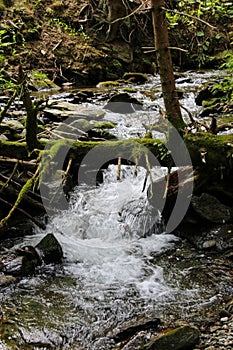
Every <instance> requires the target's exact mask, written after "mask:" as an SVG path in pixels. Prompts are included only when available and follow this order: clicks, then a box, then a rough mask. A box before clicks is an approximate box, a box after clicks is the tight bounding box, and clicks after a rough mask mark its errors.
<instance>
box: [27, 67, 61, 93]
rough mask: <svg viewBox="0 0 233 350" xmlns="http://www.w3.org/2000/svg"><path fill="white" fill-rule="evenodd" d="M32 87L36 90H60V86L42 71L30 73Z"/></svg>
mask: <svg viewBox="0 0 233 350" xmlns="http://www.w3.org/2000/svg"><path fill="white" fill-rule="evenodd" d="M30 88H31V89H32V90H34V91H39V90H50V89H53V90H54V89H56V90H59V89H60V87H59V86H57V85H56V84H55V83H54V82H53V81H52V80H50V79H49V78H48V77H47V75H46V74H45V73H43V72H40V71H32V72H31V74H30Z"/></svg>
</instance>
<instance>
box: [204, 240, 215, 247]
mask: <svg viewBox="0 0 233 350" xmlns="http://www.w3.org/2000/svg"><path fill="white" fill-rule="evenodd" d="M215 246H216V241H215V239H210V240H209V241H205V242H204V243H203V248H204V249H210V248H213V247H215Z"/></svg>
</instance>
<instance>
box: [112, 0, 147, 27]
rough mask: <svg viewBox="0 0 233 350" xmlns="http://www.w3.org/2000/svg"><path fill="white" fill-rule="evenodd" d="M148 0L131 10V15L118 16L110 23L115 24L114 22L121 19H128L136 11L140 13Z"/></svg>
mask: <svg viewBox="0 0 233 350" xmlns="http://www.w3.org/2000/svg"><path fill="white" fill-rule="evenodd" d="M147 2H148V0H146V1H145V2H143V3H142V4H141V5H140V6H138V7H137V8H136V9H135V10H134V11H133V12H131V13H130V14H129V15H127V16H125V17H121V18H117V19H115V20H114V21H112V22H109V24H113V23H117V22H119V21H123V20H124V19H128V18H130V17H132V16H133V15H135V14H136V13H138V12H139V11H140V9H141V8H142V7H143V6H145V4H146V3H147Z"/></svg>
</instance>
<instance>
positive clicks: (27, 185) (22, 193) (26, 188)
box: [0, 164, 40, 228]
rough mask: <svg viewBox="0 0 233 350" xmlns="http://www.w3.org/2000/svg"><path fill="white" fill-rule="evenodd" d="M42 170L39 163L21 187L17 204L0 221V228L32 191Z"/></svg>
mask: <svg viewBox="0 0 233 350" xmlns="http://www.w3.org/2000/svg"><path fill="white" fill-rule="evenodd" d="M39 171H40V164H39V165H38V167H37V169H36V172H35V174H34V175H33V176H32V177H31V178H30V179H28V180H27V182H26V183H25V185H24V186H23V187H22V188H21V190H20V192H19V194H18V197H17V199H16V201H15V204H14V205H13V207H12V208H11V210H10V211H9V213H8V214H7V216H6V217H5V218H3V219H2V220H1V221H0V228H1V227H4V226H5V224H6V223H7V221H8V220H9V219H10V218H11V216H12V215H13V213H14V211H15V210H16V209H17V208H18V206H19V204H20V203H21V202H22V200H23V198H24V196H25V195H26V194H27V193H28V192H29V191H30V189H31V188H32V187H33V184H34V182H35V180H36V177H37V175H38V173H39Z"/></svg>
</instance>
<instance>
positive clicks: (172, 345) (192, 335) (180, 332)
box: [142, 325, 200, 350]
mask: <svg viewBox="0 0 233 350" xmlns="http://www.w3.org/2000/svg"><path fill="white" fill-rule="evenodd" d="M199 337H200V332H199V330H198V329H197V328H196V327H192V326H189V325H186V326H182V327H178V328H176V329H173V330H171V331H169V332H167V333H162V334H161V335H158V336H156V337H155V338H154V339H152V340H151V341H150V342H149V343H147V344H145V345H144V346H142V349H143V350H168V349H172V350H191V349H193V348H194V346H195V345H197V344H198V343H199Z"/></svg>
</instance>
